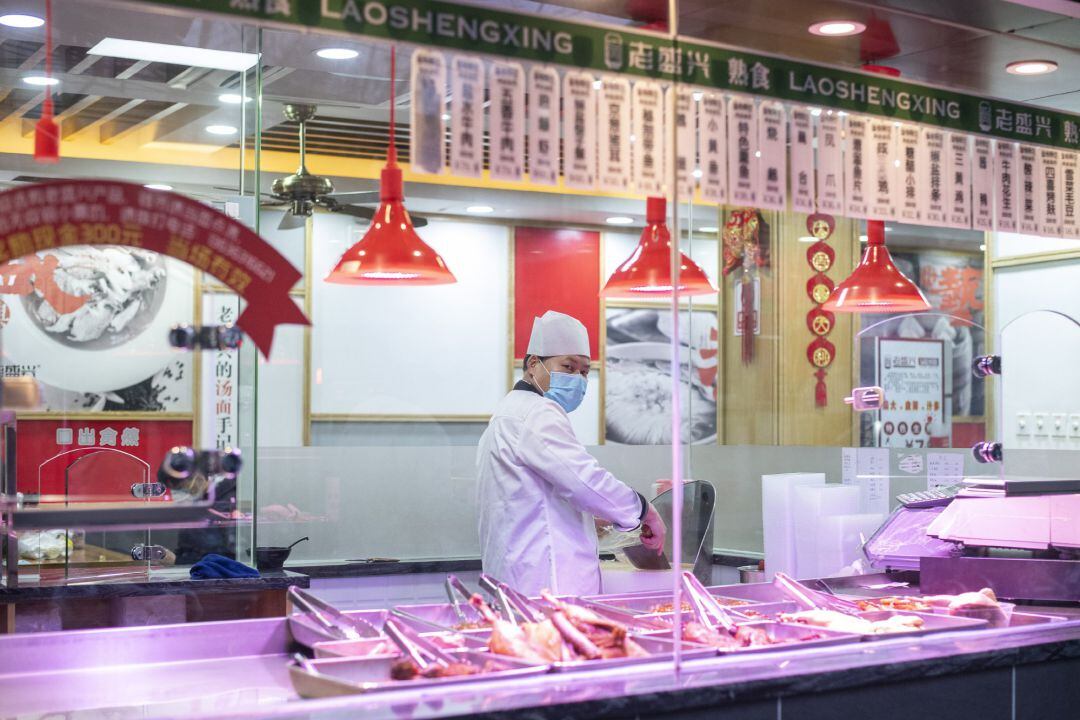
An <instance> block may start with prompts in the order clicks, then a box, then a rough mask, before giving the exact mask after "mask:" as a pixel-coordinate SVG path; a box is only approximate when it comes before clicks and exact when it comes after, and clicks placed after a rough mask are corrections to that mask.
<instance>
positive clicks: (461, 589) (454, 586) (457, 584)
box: [445, 574, 472, 623]
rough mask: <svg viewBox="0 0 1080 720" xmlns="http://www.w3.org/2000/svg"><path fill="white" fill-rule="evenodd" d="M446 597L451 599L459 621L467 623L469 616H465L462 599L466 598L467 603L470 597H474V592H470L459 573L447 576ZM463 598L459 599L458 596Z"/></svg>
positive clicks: (451, 605) (451, 604)
mask: <svg viewBox="0 0 1080 720" xmlns="http://www.w3.org/2000/svg"><path fill="white" fill-rule="evenodd" d="M445 587H446V597H447V598H449V599H450V607H452V608H453V609H454V615H456V616H457V619H458V622H461V623H467V622H469V618H468V617H466V616H465V611H464V610H462V609H461V600H464V601H465V602H466V604H467V603H468V602H469V598H470V597H472V593H471V592H469V588H467V587H465V583H463V582H461V579H460V578H458V576H457V575H453V574H451V575H447V576H446V583H445ZM459 595H460V596H461V599H460V600H459V599H458V596H459Z"/></svg>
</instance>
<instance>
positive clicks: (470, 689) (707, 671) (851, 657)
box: [0, 586, 1080, 720]
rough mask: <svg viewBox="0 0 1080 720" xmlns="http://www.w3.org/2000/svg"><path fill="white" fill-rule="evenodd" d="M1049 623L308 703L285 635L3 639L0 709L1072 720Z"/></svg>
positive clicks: (1073, 692)
mask: <svg viewBox="0 0 1080 720" xmlns="http://www.w3.org/2000/svg"><path fill="white" fill-rule="evenodd" d="M747 587H752V586H739V589H740V590H743V591H745V589H746V588H747ZM713 592H714V593H720V592H722V591H717V590H715V589H714V590H713ZM1024 610H1025V611H1032V610H1033V608H1028V607H1025V608H1024ZM1043 611H1044V612H1046V611H1047V610H1046V609H1043ZM1049 612H1052V613H1053V614H1055V615H1059V616H1062V617H1063V618H1064V619H1061V620H1057V621H1053V622H1045V623H1039V624H1030V625H1023V626H1017V627H1008V628H1001V629H984V630H967V631H963V632H944V633H933V634H928V635H923V636H919V637H896V638H894V639H880V640H873V641H864V642H856V643H851V644H846V645H836V646H831V647H818V648H812V649H811V648H801V649H799V648H795V649H786V650H781V651H776V652H765V653H759V654H753V655H742V656H727V657H708V658H699V659H692V660H687V661H686V662H685V663H684V664H683V667H682V671H681V672H680V673H679V674H678V675H676V674H675V673H674V671H673V668H672V665H671V663H670V662H652V663H643V664H638V665H632V666H624V667H621V668H619V669H617V670H616V669H612V668H608V669H599V668H598V669H592V670H590V669H580V670H577V671H574V672H565V673H554V674H538V675H532V676H529V677H527V678H525V677H523V678H520V679H503V680H483V679H480V680H478V681H474V682H467V683H463V684H458V685H451V686H447V687H443V688H432V687H427V688H420V687H418V686H412V687H410V685H409V683H407V682H403V683H402V685H401V688H400V689H394V690H393V691H390V692H381V693H374V694H370V695H352V696H347V697H337V698H329V699H316V700H300V699H299V698H298V697H297V695H296V693H295V692H294V690H293V686H292V684H291V682H290V677H289V671H288V665H289V662H290V656H291V654H292V653H293V652H296V651H297V650H298V649H299V648H298V646H297V644H296V643H295V641H294V639H293V637H292V635H291V634H290V630H289V621H288V620H286V619H255V620H241V621H232V622H215V623H193V624H187V625H167V626H158V627H145V628H117V629H106V630H90V631H79V632H62V633H39V634H29V635H16V636H10V637H5V638H0V697H2V698H3V701H2V706H3V711H4V712H3V715H4V716H5V717H37V716H41V715H43V714H46V713H59V712H65V713H73V714H77V713H80V712H89V711H93V712H95V713H103V712H105V711H106V709H108V710H109V712H110V713H111V715H110V716H112V717H134V716H138V717H177V716H186V717H241V716H242V717H249V716H259V717H311V718H315V717H319V718H321V717H359V716H363V717H365V718H419V717H459V716H488V717H492V718H495V717H505V716H507V714H509V713H514V714H515V715H518V716H520V715H521V714H522V713H523V712H527V714H528V716H529V717H533V718H555V717H558V718H597V717H605V718H619V717H642V716H669V717H691V716H701V715H703V714H704V713H708V714H709V715H710V716H718V717H725V718H726V717H732V718H769V719H770V720H771V719H772V718H777V717H797V718H815V717H843V716H845V714H849V715H850V716H852V717H859V716H860V715H861V714H862V713H865V712H866V710H867V708H868V707H869V705H868V703H873V704H874V707H875V713H876V714H875V717H912V716H927V714H928V713H929V716H932V717H949V718H979V719H980V720H987V719H988V718H996V717H1002V718H1010V717H1015V718H1047V717H1066V716H1068V715H1067V712H1069V711H1072V710H1075V707H1076V703H1077V701H1078V698H1077V694H1078V692H1080V689H1078V688H1077V684H1076V683H1075V678H1076V676H1077V675H1076V674H1077V672H1078V670H1080V610H1077V609H1076V608H1068V607H1060V608H1052V609H1050V610H1049ZM133 678H141V680H140V681H139V682H132V681H131V680H132V679H133ZM1070 678H1071V679H1070ZM1049 689H1052V692H1048V690H1049ZM931 708H932V709H933V712H930V710H929V709H931ZM1014 709H1015V710H1014Z"/></svg>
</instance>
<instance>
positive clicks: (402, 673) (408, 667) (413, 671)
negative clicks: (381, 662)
mask: <svg viewBox="0 0 1080 720" xmlns="http://www.w3.org/2000/svg"><path fill="white" fill-rule="evenodd" d="M419 674H420V668H418V667H417V666H416V663H414V662H413V661H412V660H410V659H408V658H403V659H401V660H398V661H397V662H395V663H394V664H393V665H391V666H390V679H391V680H412V679H413V678H415V677H416V676H417V675H419Z"/></svg>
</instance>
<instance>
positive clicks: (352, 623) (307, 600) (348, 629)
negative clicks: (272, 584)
mask: <svg viewBox="0 0 1080 720" xmlns="http://www.w3.org/2000/svg"><path fill="white" fill-rule="evenodd" d="M290 597H292V599H293V600H294V601H295V600H299V601H300V603H303V605H302V607H307V608H313V609H314V610H315V611H317V612H318V613H319V614H320V615H322V616H323V617H324V618H325V619H326V620H327V622H329V623H330V624H331V625H333V626H334V627H335V628H337V629H338V630H339V631H340V632H341V633H342V634H344V635H345V637H346V638H347V639H350V640H352V639H357V638H360V637H381V636H382V633H381V632H379V629H378V628H377V627H375V626H374V625H372V624H371V623H369V622H368V621H367V620H364V619H363V618H358V617H350V616H349V615H346V614H345V613H343V612H341V611H340V610H338V609H337V608H336V607H334V606H333V605H331V604H330V603H328V602H326V601H325V600H323V599H322V598H318V597H316V596H314V595H312V594H311V593H309V592H304V591H303V590H301V589H299V588H296V587H294V588H290Z"/></svg>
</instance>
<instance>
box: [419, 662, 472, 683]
mask: <svg viewBox="0 0 1080 720" xmlns="http://www.w3.org/2000/svg"><path fill="white" fill-rule="evenodd" d="M479 672H480V668H478V667H476V666H475V665H467V664H465V663H450V664H448V665H431V666H429V667H427V668H425V669H424V670H423V672H421V673H420V674H421V675H422V676H423V677H425V678H432V679H433V678H444V677H456V676H459V675H476V674H478V673H479Z"/></svg>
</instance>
